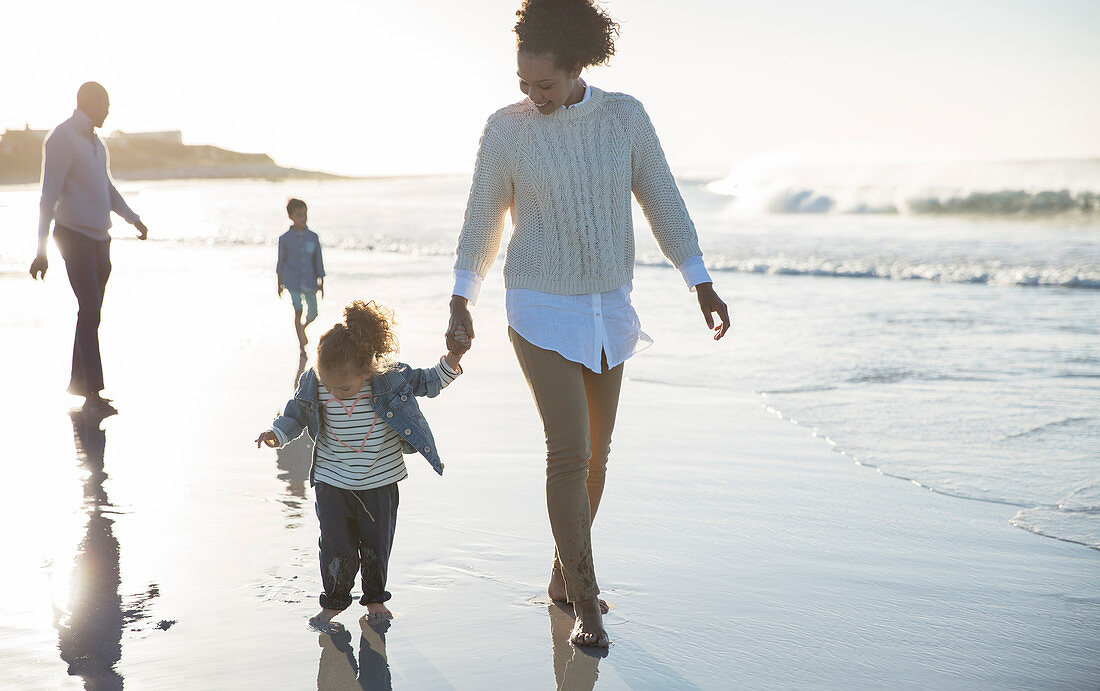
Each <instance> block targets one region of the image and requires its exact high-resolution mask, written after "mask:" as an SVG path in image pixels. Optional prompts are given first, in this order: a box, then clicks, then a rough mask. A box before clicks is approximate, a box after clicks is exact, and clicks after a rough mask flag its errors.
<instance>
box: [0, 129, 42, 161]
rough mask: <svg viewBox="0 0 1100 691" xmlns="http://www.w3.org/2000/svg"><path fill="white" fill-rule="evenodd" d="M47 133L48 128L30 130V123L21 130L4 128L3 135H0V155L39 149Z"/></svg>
mask: <svg viewBox="0 0 1100 691" xmlns="http://www.w3.org/2000/svg"><path fill="white" fill-rule="evenodd" d="M47 134H49V130H32V129H31V126H30V125H27V126H26V127H24V128H23V129H21V130H4V134H3V136H0V155H13V154H19V153H22V152H24V151H41V150H42V141H43V140H44V139H45V138H46V135H47Z"/></svg>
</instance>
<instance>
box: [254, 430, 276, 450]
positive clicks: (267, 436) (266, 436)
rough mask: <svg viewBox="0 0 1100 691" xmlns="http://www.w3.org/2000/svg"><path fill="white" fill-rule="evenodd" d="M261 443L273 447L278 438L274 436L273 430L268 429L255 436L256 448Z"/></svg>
mask: <svg viewBox="0 0 1100 691" xmlns="http://www.w3.org/2000/svg"><path fill="white" fill-rule="evenodd" d="M261 444H267V445H268V446H270V447H271V448H275V447H276V446H278V445H279V438H278V437H276V436H275V433H274V432H272V431H271V430H268V431H266V432H264V433H263V434H261V435H260V436H258V437H256V448H257V449H258V448H260V445H261Z"/></svg>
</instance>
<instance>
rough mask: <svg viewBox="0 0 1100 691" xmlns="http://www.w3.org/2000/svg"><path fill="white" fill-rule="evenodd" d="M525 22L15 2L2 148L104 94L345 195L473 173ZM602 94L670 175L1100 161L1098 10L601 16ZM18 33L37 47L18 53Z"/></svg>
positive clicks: (890, 1) (651, 11) (364, 3)
mask: <svg viewBox="0 0 1100 691" xmlns="http://www.w3.org/2000/svg"><path fill="white" fill-rule="evenodd" d="M518 5H519V0H472V1H467V2H463V1H460V0H416V1H405V2H385V3H383V2H374V1H368V0H311V1H310V2H308V3H302V2H285V1H283V0H264V1H259V0H191V1H190V2H187V3H155V2H148V0H106V1H105V2H100V3H87V2H72V1H71V0H38V1H37V2H30V1H29V0H20V1H19V2H17V3H5V7H4V10H3V21H4V24H5V25H6V28H7V29H8V30H7V31H6V32H5V34H6V35H5V40H4V41H3V42H0V85H2V87H3V88H2V89H0V130H2V129H4V128H9V127H10V128H22V127H23V126H24V125H25V124H29V125H30V126H31V127H35V128H41V129H48V128H50V127H53V126H54V125H56V124H57V123H58V122H60V121H62V120H64V119H65V118H66V117H68V115H69V114H70V113H71V111H72V109H73V108H74V107H75V94H76V89H77V87H78V86H79V85H80V84H81V83H82V82H84V81H88V80H95V81H99V82H100V83H102V84H103V85H104V86H105V87H107V89H108V91H109V92H110V95H111V103H112V106H111V114H110V116H109V118H108V120H107V122H106V124H105V126H104V128H103V131H104V132H107V133H109V132H111V131H114V130H124V131H142V130H164V129H179V130H182V131H183V135H184V141H185V143H188V144H214V145H217V146H222V147H225V148H229V149H234V150H237V151H248V152H266V153H269V154H271V155H272V156H273V157H274V158H275V160H276V161H277V162H278V163H280V164H282V165H288V166H294V167H299V168H307V169H317V170H326V171H330V172H336V173H343V174H352V175H398V174H418V173H439V172H465V171H469V170H470V169H471V168H472V166H473V159H474V154H475V152H476V148H477V140H478V137H479V135H480V133H481V128H482V127H483V125H484V123H485V119H486V118H487V117H488V116H489V114H491V113H492V112H493V111H494V110H496V109H497V108H499V107H501V106H503V105H507V104H508V103H511V102H514V101H517V100H519V99H520V98H522V94H520V93H519V90H518V86H517V79H516V77H515V43H514V34H513V33H512V30H511V29H512V26H513V25H514V23H515V14H514V13H515V10H516V9H517V8H518ZM603 7H604V8H605V9H606V10H607V11H608V12H610V13H611V14H612V16H613V17H615V18H616V19H617V20H619V21H620V23H621V37H620V39H619V41H618V42H617V44H616V48H617V51H616V55H615V56H614V57H613V58H612V61H611V64H610V65H609V66H601V67H595V68H592V69H591V70H589V71H588V72H587V73H586V75H585V76H586V78H587V79H588V80H589V81H590V82H591V83H592V84H594V85H596V86H599V87H601V88H603V89H606V90H612V91H623V92H626V93H630V94H632V95H634V96H636V97H638V98H639V99H640V100H641V101H642V103H643V104H645V106H646V109H647V110H648V111H649V113H650V115H651V117H652V119H653V121H654V124H655V126H656V128H657V132H658V134H659V135H660V137H661V140H662V144H663V146H664V149H665V151H666V154H667V156H668V158H669V160H670V163H671V164H672V166H673V168H674V170H677V171H678V172H685V171H721V170H723V169H727V170H728V169H730V168H732V167H734V166H740V165H745V164H746V163H749V162H753V161H790V162H795V163H817V162H825V163H844V162H847V161H859V162H866V161H879V160H958V159H963V160H1006V159H1031V158H1061V157H1086V156H1087V157H1100V89H1098V88H1097V86H1096V85H1097V83H1098V81H1100V77H1098V75H1100V40H1098V37H1100V2H1097V1H1096V0H999V1H995V0H923V1H922V2H900V1H897V0H828V1H823V0H772V1H770V2H765V1H763V0H757V1H748V0H710V1H704V0H676V1H675V2H667V1H665V0H609V1H608V2H605V3H603ZM11 27H24V29H25V30H19V31H12V30H11Z"/></svg>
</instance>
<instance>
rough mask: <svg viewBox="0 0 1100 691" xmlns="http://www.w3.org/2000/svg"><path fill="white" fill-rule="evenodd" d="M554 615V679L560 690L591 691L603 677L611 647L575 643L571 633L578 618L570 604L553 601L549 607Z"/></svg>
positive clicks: (552, 638)
mask: <svg viewBox="0 0 1100 691" xmlns="http://www.w3.org/2000/svg"><path fill="white" fill-rule="evenodd" d="M546 609H547V612H548V614H549V615H550V640H551V642H552V645H553V647H554V681H555V682H556V685H557V689H558V690H559V691H591V689H592V688H593V687H594V686H595V685H596V678H597V677H598V676H599V674H600V673H599V669H597V668H598V667H599V665H600V659H601V658H604V657H607V648H589V647H581V646H576V645H573V644H572V643H570V642H569V634H570V633H571V632H572V631H573V625H574V624H575V623H576V619H575V617H574V616H573V607H572V606H571V605H569V604H559V603H557V602H551V603H550V604H549V605H547V607H546Z"/></svg>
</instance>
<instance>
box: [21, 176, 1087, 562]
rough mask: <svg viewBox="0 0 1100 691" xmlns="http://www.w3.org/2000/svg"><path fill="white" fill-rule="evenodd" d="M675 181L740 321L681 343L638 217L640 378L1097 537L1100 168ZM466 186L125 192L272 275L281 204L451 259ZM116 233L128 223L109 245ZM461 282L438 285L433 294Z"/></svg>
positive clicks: (180, 239)
mask: <svg viewBox="0 0 1100 691" xmlns="http://www.w3.org/2000/svg"><path fill="white" fill-rule="evenodd" d="M680 182H681V190H682V192H683V195H684V197H685V200H686V202H687V204H688V207H689V209H690V210H691V212H692V215H693V218H694V220H695V223H696V226H697V228H698V230H699V233H700V238H701V243H702V246H703V249H704V258H705V260H706V262H707V265H708V267H709V268H710V270H711V272H712V275H713V277H714V280H715V283H716V286H717V287H718V289H719V292H720V293H721V295H722V296H723V298H724V299H725V300H726V301H727V302H728V303H729V304H730V307H731V310H732V312H733V314H734V331H733V333H732V334H731V337H730V339H728V341H726V342H723V343H722V344H717V345H715V344H712V343H709V342H704V340H703V339H697V338H696V339H691V338H686V337H685V335H686V334H688V333H691V330H696V332H697V331H698V330H700V329H702V328H703V327H702V326H701V319H700V318H699V315H698V312H697V310H696V309H695V308H694V307H693V305H692V299H691V297H690V296H689V295H688V294H687V293H686V292H683V293H681V292H679V291H676V290H662V291H655V290H654V289H653V287H652V285H651V284H653V283H654V282H653V281H648V282H647V281H646V280H645V279H646V278H647V277H650V276H654V275H660V276H665V275H666V274H667V275H668V276H672V277H674V276H675V272H674V270H673V269H672V268H671V267H669V266H668V265H667V263H666V262H665V261H664V259H663V257H661V256H660V254H659V253H658V252H657V250H656V246H655V244H654V243H653V241H652V239H651V238H650V236H649V234H648V230H647V228H646V226H645V223H644V219H643V218H642V216H641V214H640V213H636V217H635V218H636V221H635V227H636V234H637V236H638V240H639V242H638V264H639V267H640V268H639V273H638V277H637V280H636V281H635V297H636V302H637V305H638V309H639V313H640V315H641V319H642V324H643V328H644V329H645V330H646V331H647V332H648V333H650V334H651V335H653V336H654V337H655V339H656V341H657V344H656V345H655V346H653V347H651V348H650V349H649V350H647V351H644V352H642V353H640V354H639V355H638V356H637V357H636V358H635V359H633V360H632V361H631V362H630V363H628V367H627V376H628V377H631V378H634V379H637V380H646V381H652V382H662V383H668V384H676V385H678V386H683V385H687V386H688V387H689V388H690V387H705V388H716V389H733V390H736V391H741V392H746V391H751V392H754V393H755V394H756V395H758V396H759V399H760V403H761V405H762V406H765V407H766V408H767V409H768V410H769V411H771V412H772V413H774V414H775V415H777V416H780V417H782V418H784V419H787V420H790V421H791V422H792V424H798V425H802V426H805V427H808V428H811V429H812V430H814V433H815V434H816V435H817V436H819V437H820V438H821V443H822V444H828V445H830V446H831V447H832V448H833V450H835V451H836V452H837V463H853V462H855V463H859V464H861V465H864V466H867V467H868V469H869V470H868V472H874V471H875V470H877V471H878V472H881V473H883V474H885V475H887V476H891V477H895V478H898V479H899V481H907V482H912V483H916V484H918V485H920V486H921V487H924V488H927V489H928V490H929V491H931V492H937V493H943V494H947V495H952V496H955V497H958V498H959V499H960V500H974V501H983V502H994V503H998V504H1002V505H1004V507H1005V520H1006V521H1011V522H1012V523H1013V524H1014V525H1016V526H1018V527H1019V528H1021V529H1024V530H1028V531H1031V532H1033V533H1035V534H1037V535H1038V536H1045V537H1049V538H1055V539H1059V540H1065V541H1069V542H1074V543H1079V544H1081V545H1084V546H1087V547H1091V548H1093V549H1100V290H1098V289H1100V161H1094V160H1082V161H1038V162H1010V163H1001V164H980V165H979V164H965V165H964V164H953V165H949V164H935V165H933V164H908V165H891V166H886V165H861V166H857V165H848V166H816V167H814V166H792V165H773V166H751V167H744V168H740V169H737V170H735V171H733V172H732V173H730V174H728V175H722V176H684V177H682V178H681V180H680ZM468 184H469V178H468V176H462V175H453V176H425V177H400V178H376V179H360V180H335V181H285V182H268V181H261V180H228V181H223V180H216V181H215V180H206V181H204V180H196V181H191V180H187V181H157V182H125V183H120V184H119V187H120V189H121V190H122V191H123V193H124V195H125V196H126V198H127V200H128V201H129V203H130V204H131V206H133V207H134V209H135V210H137V211H138V212H139V213H140V214H141V215H142V217H143V219H144V220H145V221H146V223H147V224H148V225H149V227H150V237H151V240H150V241H149V244H152V245H159V246H161V247H163V248H165V249H168V250H170V248H171V247H172V246H177V245H186V246H188V247H208V248H209V250H210V252H211V253H214V252H217V251H218V249H219V248H222V247H227V246H254V247H257V248H260V247H265V246H268V247H271V248H272V250H271V257H270V267H268V268H264V267H263V266H259V267H258V269H257V271H256V275H255V280H257V281H265V280H272V279H270V278H267V277H264V276H263V275H262V274H263V273H264V272H265V271H267V272H270V273H273V271H274V261H275V258H274V242H275V238H276V237H277V236H278V234H279V233H281V232H283V230H285V228H286V226H287V224H288V221H287V220H286V216H285V213H284V211H283V206H284V205H285V203H286V199H287V198H288V197H291V196H296V197H301V198H303V199H305V200H306V201H307V202H308V204H309V207H310V227H311V228H313V229H314V230H316V231H317V232H318V233H319V234H320V235H321V238H322V241H323V242H324V244H325V246H326V247H334V248H336V247H338V248H342V249H344V250H360V251H364V252H372V253H393V254H400V255H404V256H406V257H416V256H433V257H446V256H447V255H449V254H450V253H451V252H452V251H453V248H454V241H455V239H456V236H457V232H458V229H459V227H460V226H461V223H462V214H463V209H464V204H465V198H466V193H467V189H468ZM37 196H38V192H37V189H36V188H35V187H34V186H8V187H0V225H2V227H3V228H4V229H5V230H4V233H3V234H2V235H0V272H2V273H6V274H12V273H22V272H25V271H26V267H27V266H28V265H29V261H30V258H31V256H32V253H33V249H34V232H35V230H34V229H35V227H36V217H37ZM127 231H128V227H127V226H126V225H125V224H123V223H122V222H121V221H118V224H117V225H116V228H115V233H116V237H118V238H119V239H120V240H121V239H123V238H126V237H128V232H127ZM55 261H56V262H57V263H58V264H59V263H60V258H59V257H58V258H57V259H56V260H55ZM500 263H501V262H498V264H497V266H496V267H494V271H495V272H497V273H499V270H500ZM55 267H56V268H55V269H54V271H55V273H54V274H53V275H52V276H53V277H54V278H58V279H59V278H61V276H62V272H60V271H58V270H57V269H59V268H60V267H58V266H56V265H55ZM260 269H262V270H260ZM342 270H346V269H342ZM341 279H342V276H341V274H340V272H339V271H338V272H334V273H331V274H330V276H329V277H328V279H327V281H328V283H329V285H335V284H337V283H338V282H339V281H341ZM210 280H217V277H216V276H211V279H210ZM490 280H499V277H497V278H495V279H494V278H492V277H491V278H490ZM449 283H450V277H449V276H448V275H445V274H441V275H439V276H438V278H437V279H433V280H432V281H427V280H426V281H425V285H424V290H425V295H426V296H434V295H436V294H440V293H445V292H446V291H447V290H449ZM667 283H668V282H667V281H665V282H664V283H662V285H665V284H667ZM180 290H181V296H180V298H181V299H183V297H184V295H185V293H186V286H181V289H180ZM9 299H17V298H16V297H15V296H5V300H9ZM426 299H427V298H426ZM433 299H434V298H433ZM409 316H411V315H405V317H406V318H408V317H409ZM242 321H243V320H242ZM241 328H245V327H244V326H243V325H242V327H241ZM704 335H705V334H704ZM662 344H665V345H664V346H662ZM685 363H689V366H685ZM709 433H711V434H716V433H720V432H713V431H712V432H709ZM731 443H736V440H731ZM1036 539H1040V538H1039V537H1036Z"/></svg>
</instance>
